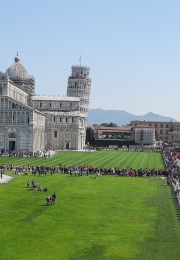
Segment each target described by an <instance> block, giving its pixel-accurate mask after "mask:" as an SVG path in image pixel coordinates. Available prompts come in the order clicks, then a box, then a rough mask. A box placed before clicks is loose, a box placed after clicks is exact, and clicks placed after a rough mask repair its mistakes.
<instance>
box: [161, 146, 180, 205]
mask: <svg viewBox="0 0 180 260" xmlns="http://www.w3.org/2000/svg"><path fill="white" fill-rule="evenodd" d="M162 155H163V158H164V163H165V165H166V169H167V170H166V171H167V172H168V175H167V184H168V185H171V186H172V188H173V191H174V193H175V197H176V199H177V202H178V204H179V206H180V147H179V146H165V147H164V148H163V150H162Z"/></svg>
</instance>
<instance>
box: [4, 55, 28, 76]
mask: <svg viewBox="0 0 180 260" xmlns="http://www.w3.org/2000/svg"><path fill="white" fill-rule="evenodd" d="M14 60H15V63H13V64H12V65H11V66H10V67H9V69H8V70H7V74H8V76H9V77H18V78H25V79H29V74H28V72H27V70H26V69H25V68H24V67H23V66H22V65H21V63H20V58H19V56H18V54H17V56H16V57H15V58H14Z"/></svg>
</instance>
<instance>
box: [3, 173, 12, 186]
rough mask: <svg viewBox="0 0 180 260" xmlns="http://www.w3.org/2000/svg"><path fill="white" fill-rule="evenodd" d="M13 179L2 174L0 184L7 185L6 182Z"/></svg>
mask: <svg viewBox="0 0 180 260" xmlns="http://www.w3.org/2000/svg"><path fill="white" fill-rule="evenodd" d="M13 178H14V177H12V176H9V175H6V174H3V175H2V179H1V178H0V184H3V183H7V182H9V181H11V180H12V179H13Z"/></svg>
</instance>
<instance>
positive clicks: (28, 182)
mask: <svg viewBox="0 0 180 260" xmlns="http://www.w3.org/2000/svg"><path fill="white" fill-rule="evenodd" d="M29 184H30V181H29V180H28V181H27V188H29Z"/></svg>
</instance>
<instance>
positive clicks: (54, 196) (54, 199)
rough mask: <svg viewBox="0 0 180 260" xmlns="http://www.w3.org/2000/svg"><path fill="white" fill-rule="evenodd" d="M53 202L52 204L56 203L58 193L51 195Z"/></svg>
mask: <svg viewBox="0 0 180 260" xmlns="http://www.w3.org/2000/svg"><path fill="white" fill-rule="evenodd" d="M51 202H52V204H55V203H56V193H54V194H53V195H52V196H51Z"/></svg>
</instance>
